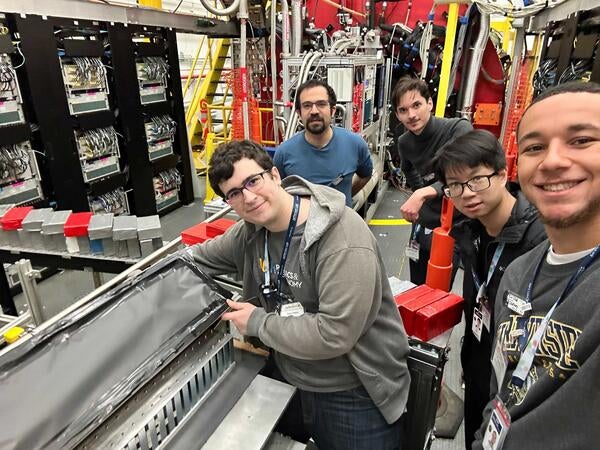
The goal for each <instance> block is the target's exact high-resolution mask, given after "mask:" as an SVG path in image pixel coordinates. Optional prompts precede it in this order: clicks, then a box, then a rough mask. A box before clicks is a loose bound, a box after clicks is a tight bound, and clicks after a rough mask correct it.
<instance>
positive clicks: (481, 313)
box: [434, 130, 546, 449]
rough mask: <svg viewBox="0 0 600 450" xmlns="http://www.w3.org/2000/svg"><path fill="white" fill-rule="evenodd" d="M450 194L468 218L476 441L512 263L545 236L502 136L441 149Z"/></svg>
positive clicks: (470, 378)
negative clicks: (502, 288) (513, 187)
mask: <svg viewBox="0 0 600 450" xmlns="http://www.w3.org/2000/svg"><path fill="white" fill-rule="evenodd" d="M434 165H435V169H436V173H437V175H438V178H439V179H440V180H441V181H442V183H443V184H444V185H443V191H444V194H445V195H446V196H447V197H449V198H451V199H452V200H453V201H454V204H455V206H456V208H457V209H458V210H459V211H460V212H461V213H463V214H464V215H465V216H466V217H467V219H465V220H462V221H461V222H459V223H457V224H455V225H454V227H453V228H452V231H451V235H452V236H453V237H454V238H455V239H456V246H457V248H458V251H459V255H460V259H461V261H462V264H463V268H464V272H465V273H464V281H463V297H464V299H465V321H466V325H465V336H464V341H463V346H462V351H461V362H462V367H463V373H464V380H465V445H466V447H467V448H468V449H469V448H471V443H472V442H473V439H474V434H475V431H477V430H478V429H479V427H480V426H481V422H482V413H483V409H484V407H485V405H486V404H487V402H488V401H489V392H490V378H491V371H492V364H491V362H490V360H491V355H492V338H491V335H490V330H493V329H494V328H493V323H494V317H493V311H494V305H493V302H494V299H495V298H496V291H497V289H498V285H499V283H500V279H501V278H502V275H503V274H504V270H505V269H506V267H507V266H508V265H509V264H510V263H511V262H512V261H513V260H514V259H515V258H517V257H518V256H520V255H522V254H523V253H526V252H528V251H529V250H531V249H532V248H533V247H535V246H536V245H537V244H539V243H540V242H542V241H543V240H544V239H545V238H546V235H545V232H544V227H543V225H542V223H541V221H540V220H538V215H537V210H536V209H535V207H534V206H533V205H531V204H530V203H529V201H527V199H526V198H525V197H524V196H523V194H522V193H520V192H518V191H517V192H515V193H514V194H513V193H511V192H510V191H509V190H508V188H507V182H508V176H507V172H506V159H505V157H504V152H503V151H502V147H501V146H500V144H499V142H498V140H497V139H496V137H495V136H494V135H493V134H491V133H489V132H487V131H484V130H474V131H471V132H469V133H467V134H465V135H463V136H460V137H458V138H456V139H455V140H454V141H453V142H451V143H449V144H448V145H446V146H444V147H443V148H442V149H440V151H439V152H438V153H437V154H436V157H435V159H434Z"/></svg>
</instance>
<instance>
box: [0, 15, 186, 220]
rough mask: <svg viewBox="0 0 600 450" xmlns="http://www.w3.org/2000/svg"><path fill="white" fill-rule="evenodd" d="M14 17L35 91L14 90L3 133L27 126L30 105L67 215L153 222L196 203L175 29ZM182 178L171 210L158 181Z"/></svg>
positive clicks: (11, 23) (48, 173) (46, 167)
mask: <svg viewBox="0 0 600 450" xmlns="http://www.w3.org/2000/svg"><path fill="white" fill-rule="evenodd" d="M5 17H6V28H7V29H8V30H10V33H11V35H12V37H13V40H15V39H16V40H18V43H19V44H18V48H16V51H17V57H16V58H15V59H18V61H19V62H22V67H21V68H20V69H19V71H20V76H21V77H22V78H23V79H25V80H26V83H25V86H23V84H22V85H21V89H20V90H19V86H18V85H17V87H16V89H12V90H11V92H10V94H11V95H12V96H13V97H14V100H13V103H12V104H11V107H12V110H11V111H13V110H14V112H12V113H11V114H10V115H6V116H3V115H2V110H1V109H0V124H1V123H2V121H3V119H4V120H5V121H7V122H8V121H16V120H21V119H22V118H23V117H24V116H23V113H22V110H21V109H19V107H20V102H21V101H22V102H24V103H27V104H29V105H30V106H29V108H30V109H31V111H32V114H33V115H34V116H35V118H36V122H37V125H38V127H39V140H40V147H41V149H42V150H41V152H42V153H43V154H44V155H45V158H43V161H44V164H43V167H41V168H40V169H41V172H42V174H43V175H44V179H45V180H47V181H48V182H49V184H50V187H49V189H48V191H47V194H48V197H49V200H53V201H55V202H56V206H57V208H58V209H71V210H73V211H95V212H100V211H107V212H114V213H115V214H120V213H132V214H136V215H139V216H146V215H152V214H156V213H157V212H158V211H159V210H160V213H161V214H164V213H167V212H168V211H171V210H173V209H175V208H177V207H178V206H180V205H181V204H188V203H191V202H192V201H193V190H192V180H191V176H192V171H191V163H190V158H189V153H188V152H189V148H188V143H187V135H186V129H185V126H178V124H183V123H185V120H184V113H183V111H184V109H183V99H182V97H181V81H180V76H179V61H178V52H177V44H176V34H175V31H174V30H171V29H165V28H161V27H150V26H148V27H146V26H136V25H128V26H125V25H123V24H120V23H112V22H110V23H109V22H102V21H92V20H79V19H77V20H74V19H64V18H58V17H41V16H37V15H22V14H19V15H17V14H14V15H12V14H7V15H6V16H5ZM9 43H10V44H11V46H12V43H11V42H10V39H9ZM13 47H14V46H13ZM2 48H3V47H2V45H0V62H2V61H4V60H3V59H2ZM19 53H22V55H23V58H18V54H19ZM133 93H138V95H132V94H133ZM26 109H27V108H26ZM25 115H26V114H25ZM2 128H3V127H2V126H1V125H0V145H2V144H3V141H2V136H3V134H2V130H1V129H2ZM27 128H28V127H27ZM22 134H23V133H22ZM27 137H28V135H27V133H25V135H24V138H23V139H21V140H20V141H18V142H9V143H10V144H11V145H14V144H19V143H20V142H23V141H26V140H27ZM13 140H14V139H13ZM32 155H33V153H32ZM0 157H1V155H0ZM33 161H35V156H34V157H33ZM173 171H177V172H178V180H179V182H178V183H177V185H176V188H177V190H176V191H175V192H173V193H171V194H170V195H171V197H170V198H171V199H173V198H174V200H171V202H170V203H169V204H168V207H164V204H163V202H161V201H159V202H158V203H159V204H157V197H156V193H155V189H154V178H155V177H157V176H158V175H159V174H160V173H173ZM31 172H32V173H38V172H39V170H38V168H37V166H36V167H32V170H31ZM0 176H1V175H0ZM1 201H2V200H1V195H0V202H1ZM13 201H14V200H13Z"/></svg>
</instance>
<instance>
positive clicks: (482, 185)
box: [442, 172, 498, 198]
mask: <svg viewBox="0 0 600 450" xmlns="http://www.w3.org/2000/svg"><path fill="white" fill-rule="evenodd" d="M496 175H498V172H494V173H491V174H489V175H477V176H476V177H473V178H471V179H470V180H467V181H465V182H464V183H459V182H456V183H449V184H447V185H445V186H443V187H442V190H443V192H444V195H445V196H446V197H449V198H454V197H460V196H461V195H462V193H463V191H464V189H465V186H466V187H468V188H469V189H470V190H471V192H480V191H485V190H486V189H487V188H489V187H490V186H491V184H492V182H491V178H492V177H494V176H496Z"/></svg>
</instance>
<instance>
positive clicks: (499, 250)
mask: <svg viewBox="0 0 600 450" xmlns="http://www.w3.org/2000/svg"><path fill="white" fill-rule="evenodd" d="M503 251H504V242H502V243H501V244H498V246H497V247H496V251H495V252H494V256H492V262H491V263H490V267H489V268H488V273H487V279H486V280H485V286H486V288H487V286H488V284H490V280H491V279H492V275H493V274H494V270H496V266H497V265H498V261H500V255H502V252H503ZM471 274H472V275H473V281H474V282H475V288H476V289H477V292H479V289H481V281H479V277H478V276H477V274H476V273H475V269H473V267H472V266H471Z"/></svg>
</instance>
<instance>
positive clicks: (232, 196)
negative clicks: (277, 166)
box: [225, 169, 271, 205]
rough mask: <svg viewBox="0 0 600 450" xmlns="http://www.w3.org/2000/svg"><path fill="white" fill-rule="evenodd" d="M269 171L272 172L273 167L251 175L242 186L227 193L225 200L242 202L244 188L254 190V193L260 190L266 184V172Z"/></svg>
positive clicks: (234, 202)
mask: <svg viewBox="0 0 600 450" xmlns="http://www.w3.org/2000/svg"><path fill="white" fill-rule="evenodd" d="M269 172H271V169H267V170H263V171H262V172H260V173H257V174H254V175H250V176H249V177H248V178H246V179H245V180H244V182H243V183H242V185H241V186H240V187H238V188H233V189H231V190H230V191H229V192H227V193H226V194H225V201H226V202H227V203H229V204H230V205H234V204H238V203H241V202H242V201H243V200H244V192H243V190H244V189H246V190H247V191H250V192H252V193H253V194H254V193H256V192H258V191H259V190H260V189H261V187H262V186H263V184H264V176H265V173H269Z"/></svg>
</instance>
